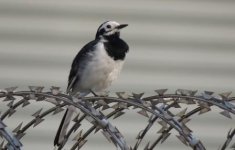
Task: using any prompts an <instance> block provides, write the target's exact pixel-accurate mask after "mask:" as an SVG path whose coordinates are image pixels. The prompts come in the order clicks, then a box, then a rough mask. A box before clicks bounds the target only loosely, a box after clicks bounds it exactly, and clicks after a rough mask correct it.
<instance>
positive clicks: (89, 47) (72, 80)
mask: <svg viewBox="0 0 235 150" xmlns="http://www.w3.org/2000/svg"><path fill="white" fill-rule="evenodd" d="M97 42H98V41H97V40H93V41H91V42H89V43H88V44H86V45H85V46H84V47H83V48H82V49H81V50H80V51H79V52H78V54H77V55H76V57H75V58H74V60H73V63H72V66H71V70H70V74H69V79H68V86H67V93H70V92H77V91H74V87H75V85H76V84H79V81H80V77H81V73H82V71H83V69H84V67H85V65H86V62H87V61H89V55H88V54H89V53H90V52H92V51H94V50H95V48H94V47H95V45H96V44H97Z"/></svg>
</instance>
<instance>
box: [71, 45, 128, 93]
mask: <svg viewBox="0 0 235 150" xmlns="http://www.w3.org/2000/svg"><path fill="white" fill-rule="evenodd" d="M90 55H93V56H92V57H91V58H92V59H91V60H90V61H89V62H88V63H87V64H86V66H85V68H84V70H83V71H82V74H81V80H80V83H79V85H77V87H75V89H78V90H76V91H79V90H81V89H90V87H92V89H91V90H93V91H102V90H104V89H106V88H107V87H108V86H110V84H111V83H112V81H114V80H115V79H117V77H118V75H119V73H120V71H121V69H122V66H123V63H124V61H123V60H116V61H115V60H114V59H113V58H111V57H110V56H109V55H108V54H107V51H106V50H105V48H104V44H103V42H102V41H101V42H98V43H97V45H96V51H95V52H91V53H90Z"/></svg>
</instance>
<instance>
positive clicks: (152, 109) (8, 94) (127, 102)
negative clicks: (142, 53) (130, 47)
mask: <svg viewBox="0 0 235 150" xmlns="http://www.w3.org/2000/svg"><path fill="white" fill-rule="evenodd" d="M14 90H15V89H14V88H11V89H10V90H9V89H7V90H5V91H0V98H1V97H5V99H4V100H5V101H10V103H9V104H8V106H9V109H8V110H7V111H6V112H5V113H4V114H3V115H2V116H1V119H2V120H3V119H4V118H5V117H6V116H10V115H12V114H13V113H14V112H15V111H16V110H15V109H16V108H17V107H19V106H20V105H23V106H26V105H28V104H30V103H29V100H32V99H36V100H37V101H41V100H44V101H45V99H46V98H54V99H55V101H54V102H53V104H55V107H53V108H51V109H49V110H47V111H45V112H44V113H42V114H40V112H41V110H40V111H38V112H36V113H35V114H34V116H35V119H33V120H32V121H31V122H29V123H28V124H27V125H25V126H24V127H23V128H21V125H22V124H21V125H20V127H19V126H18V127H17V128H18V131H17V133H18V134H16V137H17V139H20V138H21V137H22V136H24V134H25V133H24V132H22V131H26V130H27V129H28V128H29V127H30V126H32V125H34V126H36V125H37V124H39V123H41V122H42V121H43V120H44V119H43V117H44V116H46V115H47V114H49V113H52V112H53V113H54V114H55V112H56V113H58V112H60V111H63V109H62V108H61V107H63V106H65V105H74V106H75V107H77V108H79V109H80V110H81V111H82V112H83V113H84V115H83V116H82V117H81V118H80V121H78V122H75V124H74V126H73V128H71V129H70V130H69V133H68V135H67V136H70V134H71V132H72V131H75V129H77V128H78V127H79V126H80V123H81V122H82V120H84V119H85V118H86V120H88V121H90V122H91V123H92V124H93V126H92V127H91V128H90V129H88V130H87V132H86V133H85V134H83V136H81V135H80V136H79V138H78V139H77V142H76V143H75V144H74V146H73V147H72V149H75V148H76V147H77V148H81V147H82V146H83V144H85V143H86V140H85V138H86V137H87V136H88V135H89V134H90V133H91V132H92V131H93V130H95V129H96V131H98V130H99V129H103V134H104V135H105V137H106V138H107V139H108V140H109V141H112V142H113V143H114V144H115V145H118V146H119V147H120V148H121V149H132V148H131V147H130V148H129V147H128V146H127V144H126V142H125V140H124V138H123V136H122V135H121V133H120V132H119V131H118V129H116V128H115V127H114V126H112V125H111V124H110V123H109V122H108V120H107V119H108V118H109V117H112V116H115V115H116V117H119V116H121V115H122V114H124V113H123V112H122V110H124V109H127V108H129V107H130V106H134V107H135V108H139V109H141V111H139V112H138V113H140V114H142V115H144V116H146V115H147V112H148V113H151V114H152V117H150V118H149V124H148V125H147V127H146V128H145V130H144V131H145V132H142V134H139V135H138V136H139V139H138V140H137V143H138V141H139V143H140V141H141V140H142V139H143V138H144V135H145V134H146V133H147V131H148V130H149V129H150V127H151V126H152V124H153V123H154V122H155V121H156V120H157V118H161V120H162V122H163V123H166V124H168V125H170V126H169V127H168V128H166V126H163V127H164V130H163V131H164V132H162V135H161V136H160V137H159V138H158V139H157V140H156V141H155V142H154V143H153V144H152V145H151V146H150V147H149V144H148V145H146V149H148V150H149V149H153V148H154V147H155V146H156V144H157V143H158V142H159V141H161V142H164V141H165V140H166V139H167V137H168V136H169V135H170V134H169V131H170V130H171V129H172V128H174V129H176V130H177V131H178V132H179V136H177V137H178V138H179V139H180V140H181V141H182V142H183V143H184V144H187V145H189V146H191V147H192V148H194V149H205V148H204V146H203V145H202V143H201V141H199V140H196V138H195V136H193V135H192V133H191V131H190V130H189V129H188V128H187V127H186V126H185V123H184V122H183V121H182V120H183V119H185V116H187V114H190V115H193V114H195V113H196V112H198V111H201V110H204V111H203V112H206V111H209V110H210V106H212V105H215V106H217V107H219V108H221V109H222V110H224V111H223V112H222V113H221V114H222V115H224V116H226V117H231V116H230V114H229V113H232V114H235V107H234V105H232V104H231V103H230V101H234V99H233V98H229V97H228V96H229V93H223V94H221V95H220V96H221V97H222V100H221V99H218V98H215V97H213V96H212V94H213V93H212V92H208V91H206V92H204V93H203V94H202V95H200V96H194V94H195V92H193V91H190V90H184V91H183V90H177V92H179V91H180V94H179V93H177V92H176V94H164V92H165V91H166V90H165V89H160V90H156V92H157V93H158V95H155V96H150V97H145V98H141V96H142V95H143V94H139V95H138V94H133V95H132V96H128V97H126V95H125V94H124V95H121V94H120V93H119V94H117V95H118V98H116V97H85V98H84V99H83V100H81V99H77V98H74V97H73V98H72V97H70V96H68V95H66V94H61V93H60V92H59V91H58V88H55V87H54V88H52V90H51V92H42V88H39V87H31V88H30V91H19V92H15V91H14ZM14 96H21V97H23V99H22V100H20V101H18V102H17V103H15V104H13V101H14V100H15V98H14ZM165 99H170V100H165ZM182 99H183V100H187V101H189V102H190V103H191V104H193V102H194V101H197V102H198V104H199V106H200V107H198V109H197V108H196V109H197V111H196V109H195V110H194V113H190V112H189V113H187V114H183V115H181V117H180V118H179V119H178V120H177V119H176V117H175V116H174V115H173V114H171V113H170V111H169V110H168V109H169V108H171V107H170V105H169V104H167V105H165V104H166V103H168V102H173V103H172V107H173V104H178V103H182V102H183V101H182ZM99 100H103V102H102V103H103V104H102V103H101V104H98V103H97V105H96V107H95V106H92V105H91V103H95V102H97V101H99ZM162 100H163V101H162ZM110 103H116V105H117V107H116V108H115V110H114V111H112V112H111V113H110V114H108V115H106V116H105V115H104V114H103V113H102V112H99V111H97V110H96V109H97V108H101V107H105V106H106V107H107V106H108V104H110ZM160 103H162V104H164V107H158V106H156V105H157V104H160ZM108 107H109V106H108ZM167 107H168V108H167ZM166 108H167V109H166ZM106 109H107V108H106ZM199 109H200V110H199ZM190 115H188V117H189V116H190ZM181 121H182V122H183V123H181ZM146 129H148V130H146ZM143 133H144V134H143ZM137 143H136V145H135V148H134V149H137V148H138V145H139V143H138V144H137Z"/></svg>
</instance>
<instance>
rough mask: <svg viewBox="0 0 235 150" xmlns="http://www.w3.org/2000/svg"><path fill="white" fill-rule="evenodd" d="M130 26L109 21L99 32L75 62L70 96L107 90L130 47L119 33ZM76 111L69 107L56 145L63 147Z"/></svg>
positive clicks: (71, 71) (58, 133) (69, 81)
mask: <svg viewBox="0 0 235 150" xmlns="http://www.w3.org/2000/svg"><path fill="white" fill-rule="evenodd" d="M126 26H127V24H119V23H117V22H115V21H106V22H104V23H103V24H101V25H100V26H99V28H98V30H97V33H96V37H95V40H93V41H91V42H89V43H88V44H86V45H85V46H84V47H83V48H82V49H81V50H80V51H79V52H78V54H77V56H76V57H75V59H74V60H73V63H72V67H71V70H70V74H69V79H68V87H67V93H69V94H70V95H75V94H77V93H78V92H79V93H80V94H79V95H80V96H81V97H82V96H85V95H87V94H89V93H90V92H93V91H94V92H98V91H102V90H104V89H106V88H107V87H108V86H109V85H110V84H111V82H112V81H113V80H115V79H116V78H117V76H118V74H119V72H120V70H121V68H122V65H123V62H124V59H125V56H126V53H127V52H128V50H129V46H128V45H127V43H126V42H125V41H123V40H122V39H121V38H120V29H122V28H124V27H126ZM73 112H74V108H73V107H72V106H69V107H68V108H67V110H66V112H65V114H64V117H63V119H62V121H61V123H60V126H59V129H58V131H57V134H56V137H55V140H54V145H55V146H60V145H61V144H63V141H64V138H65V137H64V136H65V134H66V132H67V128H68V125H69V122H70V120H71V117H72V114H73Z"/></svg>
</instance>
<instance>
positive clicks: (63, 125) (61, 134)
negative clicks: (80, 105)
mask: <svg viewBox="0 0 235 150" xmlns="http://www.w3.org/2000/svg"><path fill="white" fill-rule="evenodd" d="M74 109H75V107H74V106H68V108H67V110H66V112H65V114H64V116H63V119H62V120H61V122H60V126H59V128H58V130H57V133H56V136H55V139H54V145H55V146H60V145H61V144H63V141H64V139H65V135H66V132H67V128H68V126H69V122H70V121H71V118H72V115H73V112H74Z"/></svg>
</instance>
